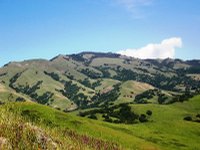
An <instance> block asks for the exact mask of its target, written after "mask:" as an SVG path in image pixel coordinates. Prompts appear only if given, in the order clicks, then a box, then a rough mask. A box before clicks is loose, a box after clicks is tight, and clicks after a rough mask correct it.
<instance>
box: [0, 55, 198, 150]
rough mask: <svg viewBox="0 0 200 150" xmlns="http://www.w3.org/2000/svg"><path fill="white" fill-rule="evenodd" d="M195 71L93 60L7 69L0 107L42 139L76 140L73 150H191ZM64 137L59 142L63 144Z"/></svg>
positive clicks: (74, 58)
mask: <svg viewBox="0 0 200 150" xmlns="http://www.w3.org/2000/svg"><path fill="white" fill-rule="evenodd" d="M199 66H200V61H199V60H192V61H182V60H179V59H175V60H173V59H165V60H148V59H147V60H140V59H135V58H131V57H125V56H121V55H118V54H112V53H91V52H85V53H80V54H73V55H67V56H64V55H59V56H57V57H55V58H53V59H51V60H49V61H48V60H27V61H23V62H11V63H8V64H6V65H5V66H4V67H2V68H1V69H0V104H4V106H5V107H10V104H9V106H8V105H7V104H6V103H7V102H16V103H14V104H13V105H14V107H16V108H17V109H16V110H17V112H13V111H11V112H10V111H9V112H8V114H12V115H17V116H18V117H19V119H22V122H24V123H27V122H31V123H34V124H35V125H36V126H39V127H41V128H43V129H44V130H46V131H48V128H52V131H51V130H49V131H48V132H50V134H54V133H53V132H54V131H53V130H56V131H57V130H60V132H59V134H62V133H66V134H65V135H66V137H67V138H69V137H70V136H72V137H74V139H68V141H71V142H72V143H74V141H79V142H80V141H82V140H83V139H85V140H83V141H82V142H80V143H79V142H78V145H79V146H80V147H82V145H83V147H85V149H90V148H92V149H98V148H97V147H95V146H94V145H98V144H97V143H99V144H100V147H101V148H102V147H103V149H104V148H105V147H104V146H105V145H106V144H107V145H109V146H111V147H112V148H111V149H114V148H115V147H119V146H122V147H123V148H125V149H195V148H197V147H198V146H199V145H198V142H197V141H198V140H199V132H198V131H199V130H198V129H199V122H200V121H199V118H200V117H199V114H200V106H199V104H200V102H199V100H200V99H199V96H198V95H199V94H200V71H199V69H200V68H199ZM33 102H34V103H33ZM37 103H39V104H42V105H46V106H49V107H52V108H55V109H51V108H48V107H46V106H42V105H39V104H37ZM4 106H2V108H4ZM56 109H57V110H56ZM58 110H59V111H58ZM6 111H7V110H6ZM68 116H69V118H70V119H69V118H68ZM80 116H81V117H80ZM17 121H19V120H17ZM17 121H16V122H17ZM179 126H181V127H179ZM23 127H24V128H29V127H27V126H23ZM23 127H22V128H23ZM17 128H18V126H17ZM178 129H179V130H178ZM28 130H29V129H28ZM65 131H66V132H65ZM28 132H29V131H28ZM6 134H8V133H5V134H4V135H3V134H2V137H5V136H6ZM65 135H63V134H62V135H56V137H58V139H62V140H63V138H64V139H65V138H66V137H65ZM24 136H25V137H26V136H27V135H26V133H25V135H24ZM0 137H1V136H0ZM119 137H121V138H119ZM122 137H123V138H122ZM6 138H9V137H6ZM124 139H126V141H124ZM191 139H193V141H192V140H191ZM0 140H1V139H0ZM12 140H13V139H11V141H12ZM24 140H25V139H24ZM62 140H60V141H62ZM25 141H26V140H25ZM33 141H34V140H33ZM58 141H59V140H58ZM85 141H87V142H86V143H87V144H86V143H85ZM92 141H94V143H93V142H92ZM21 142H22V141H21ZM29 142H30V141H27V143H29ZM34 142H35V143H37V142H36V141H34ZM96 142H97V143H96ZM187 142H189V143H188V144H187ZM22 143H23V142H22ZM75 143H76V142H75ZM108 143H109V144H108ZM18 144H19V143H18ZM65 144H66V143H63V145H65ZM104 144H105V145H104ZM72 145H73V144H72ZM75 145H76V144H75ZM84 145H89V147H87V146H84ZM103 145H104V146H103ZM116 145H117V146H116ZM15 146H16V145H15ZM46 146H48V144H47V143H46ZM76 146H77V145H76ZM35 147H37V148H38V147H40V146H38V145H37V144H36V145H35ZM35 147H34V148H35ZM40 148H41V147H40ZM60 148H63V147H60Z"/></svg>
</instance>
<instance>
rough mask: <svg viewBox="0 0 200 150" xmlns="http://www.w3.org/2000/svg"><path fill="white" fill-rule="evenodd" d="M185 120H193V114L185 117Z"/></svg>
mask: <svg viewBox="0 0 200 150" xmlns="http://www.w3.org/2000/svg"><path fill="white" fill-rule="evenodd" d="M183 120H186V121H192V117H191V116H186V117H184V118H183Z"/></svg>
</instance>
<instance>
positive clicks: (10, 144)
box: [0, 103, 119, 150]
mask: <svg viewBox="0 0 200 150" xmlns="http://www.w3.org/2000/svg"><path fill="white" fill-rule="evenodd" d="M27 106H30V108H31V107H34V106H36V109H37V108H38V109H39V111H34V110H33V109H26V110H24V109H23V108H24V107H25V108H28V107H27ZM45 108H46V107H45V106H44V107H43V106H40V105H38V106H37V104H35V105H34V104H33V103H9V104H6V105H3V106H1V107H0V149H5V150H13V149H16V150H22V149H26V150H39V149H44V150H45V149H49V150H51V149H52V150H57V149H66V150H68V149H69V150H82V149H83V150H87V149H99V150H101V149H116V150H118V149H119V146H118V145H117V144H115V143H111V142H108V141H105V140H101V139H97V138H93V137H90V136H87V135H83V134H78V133H76V132H75V131H72V130H70V129H69V128H67V127H61V126H58V125H57V124H54V122H52V121H53V120H51V119H50V118H51V117H52V116H51V115H52V114H53V113H56V111H54V110H53V109H49V110H48V109H47V110H45ZM40 110H44V112H45V113H44V114H40V113H42V112H40ZM47 111H48V112H49V116H48V117H47V118H44V117H45V115H48V114H46V112H47ZM57 113H58V114H59V112H58V111H57ZM40 115H41V116H40Z"/></svg>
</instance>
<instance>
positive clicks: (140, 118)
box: [139, 114, 148, 122]
mask: <svg viewBox="0 0 200 150" xmlns="http://www.w3.org/2000/svg"><path fill="white" fill-rule="evenodd" d="M139 121H140V122H147V121H148V120H147V116H146V115H145V114H141V115H140V117H139Z"/></svg>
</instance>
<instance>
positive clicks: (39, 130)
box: [0, 96, 200, 150]
mask: <svg viewBox="0 0 200 150" xmlns="http://www.w3.org/2000/svg"><path fill="white" fill-rule="evenodd" d="M199 99H200V97H199V96H196V97H194V98H192V99H190V100H189V101H187V102H183V103H174V104H171V105H157V104H146V105H141V104H130V106H131V108H132V110H133V111H135V112H137V113H145V112H146V110H149V109H150V110H152V111H153V114H152V117H151V120H150V121H149V122H146V123H137V124H134V125H127V124H112V123H107V122H102V121H97V120H91V119H88V118H81V117H77V116H75V115H74V114H69V113H68V114H66V113H63V112H61V111H58V110H55V109H51V108H49V107H46V106H43V105H39V104H36V103H30V102H22V103H8V104H6V105H2V106H0V108H1V109H0V110H1V119H0V126H1V128H0V135H1V139H0V140H4V141H6V142H5V143H4V144H5V145H4V146H9V145H12V144H13V143H14V144H15V145H14V146H15V147H19V148H26V149H30V148H37V147H40V148H41V146H46V147H48V146H49V147H50V149H51V148H52V147H53V146H52V145H54V146H55V147H56V146H57V147H58V148H61V149H139V150H149V149H155V150H161V149H162V150H176V149H183V150H184V149H187V150H193V149H198V148H199V140H200V138H199V123H197V122H195V121H194V122H191V121H184V120H183V118H184V117H185V116H186V115H191V116H192V117H193V119H195V116H196V114H197V113H199V112H200V103H199ZM22 128H23V131H24V132H20V130H19V129H22ZM11 132H12V136H11ZM13 133H15V134H13ZM15 135H16V136H15ZM27 135H28V136H27ZM20 137H23V138H22V139H20V140H17V139H19V138H20ZM41 137H43V138H46V139H48V140H46V141H45V140H44V141H38V140H37V138H39V139H40V138H41ZM16 138H17V139H16ZM35 138H36V139H35ZM40 142H41V143H40ZM42 144H43V145H42ZM23 146H25V147H23Z"/></svg>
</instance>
